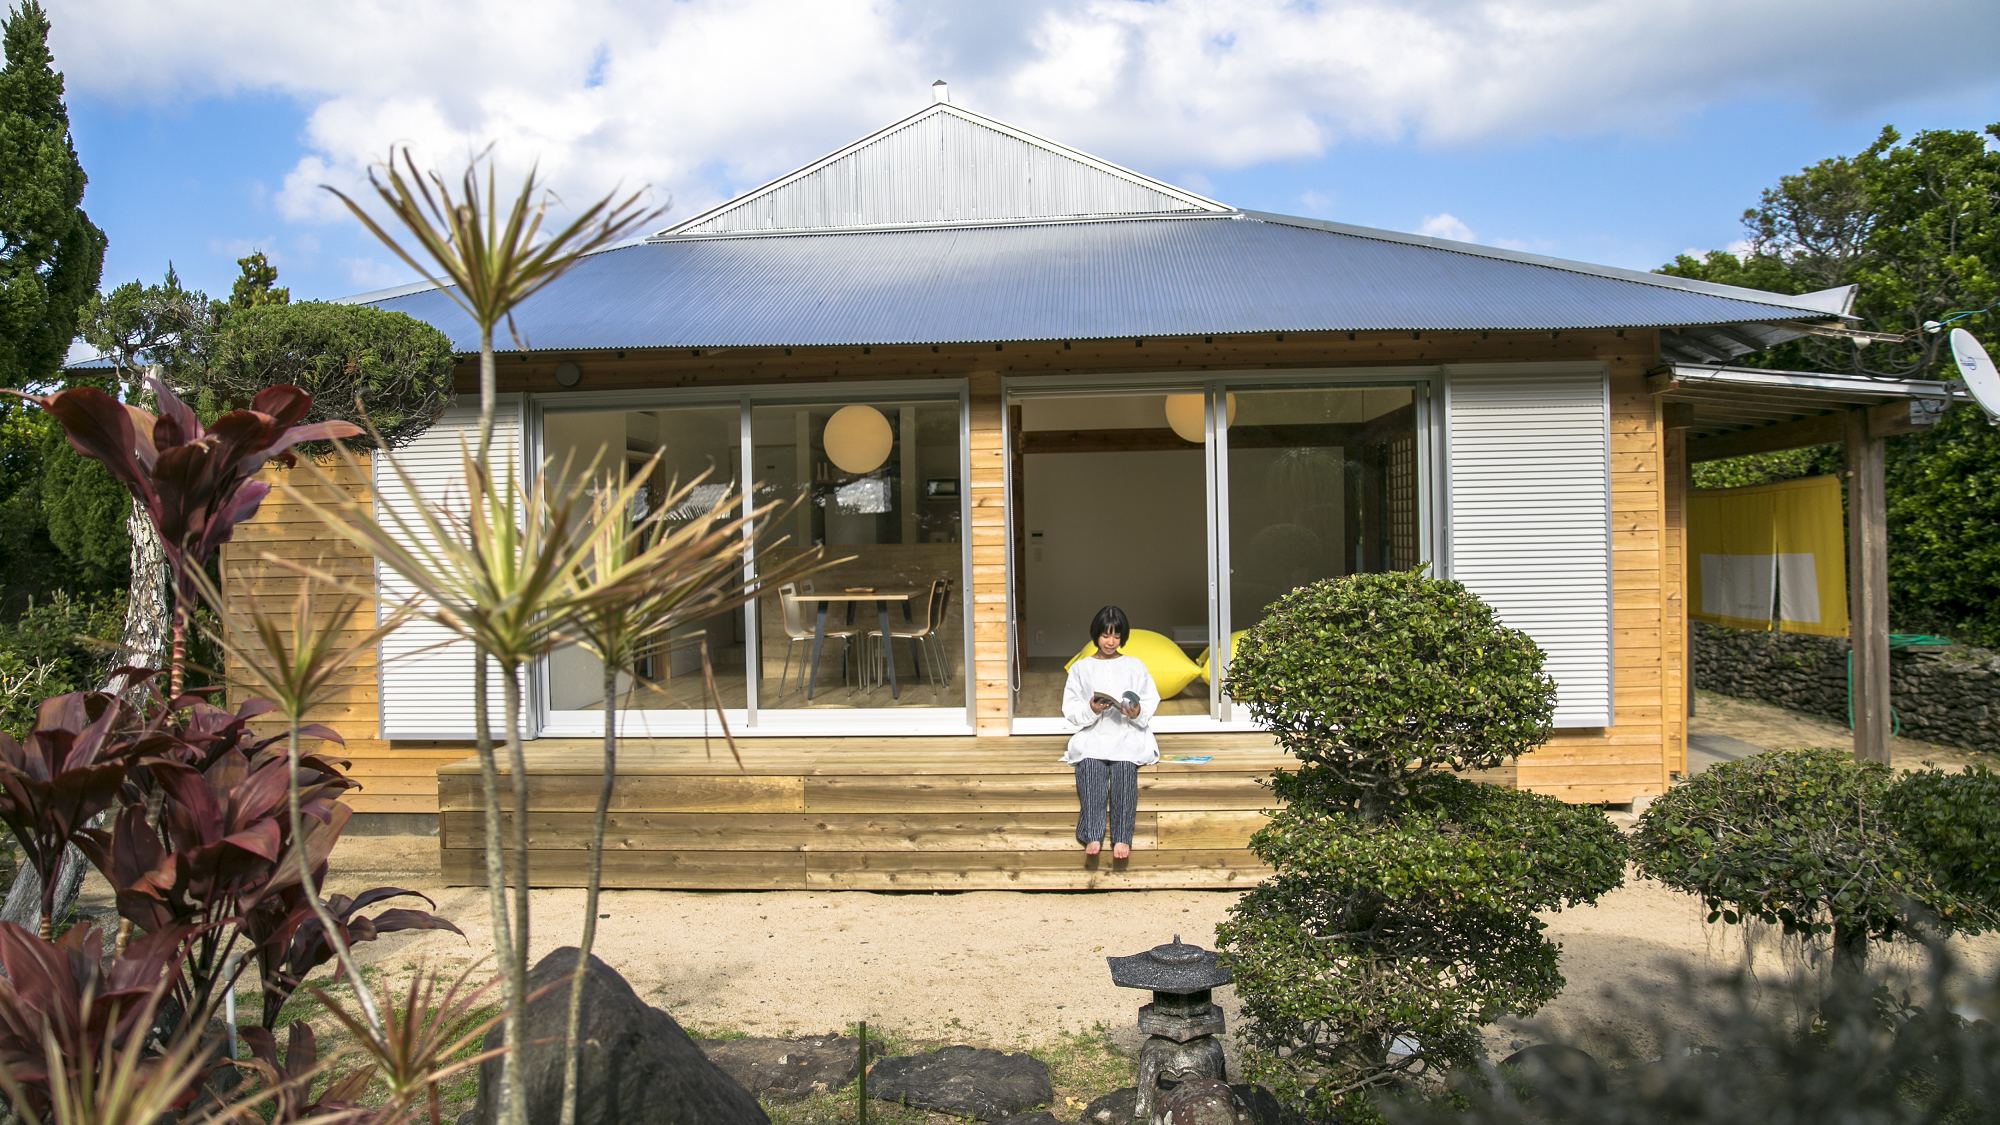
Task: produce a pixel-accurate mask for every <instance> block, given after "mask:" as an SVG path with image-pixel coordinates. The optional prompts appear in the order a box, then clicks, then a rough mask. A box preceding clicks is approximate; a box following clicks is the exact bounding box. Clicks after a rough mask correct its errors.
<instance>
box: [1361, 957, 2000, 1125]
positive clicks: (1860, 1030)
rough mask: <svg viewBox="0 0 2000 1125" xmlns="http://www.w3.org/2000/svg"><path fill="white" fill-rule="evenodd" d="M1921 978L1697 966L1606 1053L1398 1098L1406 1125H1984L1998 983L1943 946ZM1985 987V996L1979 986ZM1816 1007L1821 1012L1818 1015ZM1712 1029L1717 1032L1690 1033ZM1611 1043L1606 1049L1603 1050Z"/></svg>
mask: <svg viewBox="0 0 2000 1125" xmlns="http://www.w3.org/2000/svg"><path fill="white" fill-rule="evenodd" d="M1929 954H1930V955H1929V957H1928V958H1926V959H1925V960H1924V962H1923V963H1922V965H1921V968H1920V970H1919V971H1918V972H1917V973H1916V975H1915V977H1914V979H1912V978H1910V977H1908V976H1905V975H1903V974H1895V975H1891V974H1888V973H1883V972H1880V971H1874V972H1863V973H1861V974H1858V975H1856V976H1852V977H1846V978H1842V979H1840V980H1837V981H1836V982H1835V983H1834V987H1833V990H1832V991H1831V993H1829V994H1827V995H1824V996H1822V995H1820V994H1819V993H1818V986H1817V984H1816V983H1815V982H1814V981H1813V980H1812V979H1811V978H1809V977H1806V976H1781V977H1779V978H1778V979H1777V981H1776V982H1772V981H1768V980H1766V981H1759V980H1757V979H1756V978H1755V977H1753V976H1751V975H1749V974H1747V973H1738V974H1735V975H1732V976H1729V977H1726V978H1722V979H1720V980H1710V979H1703V978H1702V977H1699V976H1697V975H1695V974H1693V973H1691V972H1686V971H1683V972H1682V973H1681V974H1680V979H1679V981H1678V982H1677V986H1676V987H1674V988H1673V989H1672V995H1673V996H1674V998H1675V1001H1674V1003H1673V1004H1672V1005H1663V1004H1658V1003H1651V1002H1649V999H1650V998H1647V997H1631V998H1629V999H1630V1002H1629V1003H1627V1004H1626V1005H1625V1007H1626V1009H1627V1010H1629V1011H1631V1012H1633V1013H1635V1014H1636V1015H1638V1016H1639V1018H1638V1020H1637V1021H1636V1023H1637V1027H1635V1028H1634V1029H1632V1030H1630V1031H1627V1032H1625V1033H1624V1034H1622V1035H1620V1036H1619V1037H1618V1038H1617V1039H1615V1040H1614V1041H1612V1042H1611V1043H1610V1044H1609V1046H1610V1049H1611V1052H1612V1053H1611V1054H1610V1055H1609V1056H1608V1057H1607V1058H1606V1059H1605V1060H1603V1061H1600V1060H1597V1059H1593V1058H1590V1057H1589V1056H1586V1055H1575V1054H1570V1055H1566V1057H1564V1059H1563V1061H1562V1063H1561V1064H1559V1065H1555V1066H1536V1065H1527V1066H1520V1067H1502V1068H1499V1069H1497V1070H1486V1071H1483V1072H1479V1073H1474V1072H1469V1071H1468V1072H1462V1073H1460V1074H1459V1075H1458V1076H1457V1079H1458V1080H1457V1081H1456V1082H1455V1083H1454V1086H1455V1089H1453V1090H1452V1091H1451V1094H1450V1096H1448V1097H1431V1098H1410V1099H1406V1100H1403V1101H1401V1102H1399V1103H1396V1104H1392V1105H1390V1106H1388V1107H1387V1108H1388V1116H1389V1118H1390V1120H1392V1121H1394V1122H1396V1125H1739V1123H1742V1122H1757V1123H1759V1125H1824V1123H1827V1122H1869V1123H1870V1125H1984V1123H1986V1122H1990V1121H1994V1120H2000V1026H1996V1025H1994V1024H1992V1023H1989V1022H1987V1021H1985V1020H1979V1021H1976V1022H1971V1023H1968V1022H1967V1021H1966V1020H1964V1019H1963V1018H1961V1017H1959V1016H1958V1015H1957V1014H1955V1013H1954V1011H1953V1009H1954V1007H1960V1006H1966V1005H1967V1004H1968V1002H1969V1006H1971V1007H1973V1008H1979V1009H1983V1010H1986V1011H1992V1010H1994V1007H1993V1005H1994V1004H1995V1002H1996V1001H2000V989H1996V988H1995V986H1994V982H1992V981H1990V980H1989V981H1986V982H1980V981H1977V980H1973V981H1970V982H1968V981H1967V979H1966V975H1965V974H1964V973H1963V972H1962V971H1961V969H1962V966H1959V965H1957V964H1955V963H1954V961H1953V959H1952V958H1951V957H1950V955H1949V951H1948V950H1947V949H1945V948H1944V947H1943V946H1942V945H1932V946H1931V947H1930V950H1929ZM1968 993H1970V995H1968ZM1800 1013H1810V1015H1809V1016H1807V1017H1805V1018H1804V1019H1801V1018H1800V1015H1799V1014H1800ZM1688 1027H1699V1028H1701V1029H1703V1030H1702V1033H1701V1036H1702V1040H1703V1041H1700V1042H1691V1041H1690V1040H1689V1038H1688V1033H1687V1031H1686V1030H1685V1029H1686V1028H1688ZM1601 1049H1602V1048H1600V1050H1601Z"/></svg>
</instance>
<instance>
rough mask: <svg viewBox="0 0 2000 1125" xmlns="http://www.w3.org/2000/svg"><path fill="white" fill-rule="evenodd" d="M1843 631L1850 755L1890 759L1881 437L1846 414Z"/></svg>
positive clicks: (1861, 414) (1863, 418)
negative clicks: (1849, 657) (1849, 652)
mask: <svg viewBox="0 0 2000 1125" xmlns="http://www.w3.org/2000/svg"><path fill="white" fill-rule="evenodd" d="M1846 435H1847V605H1848V610H1847V617H1848V621H1847V633H1848V639H1849V643H1850V644H1851V645H1852V646H1853V665H1852V673H1851V675H1852V688H1851V689H1850V690H1851V695H1852V701H1853V702H1852V706H1853V710H1854V756H1855V758H1857V759H1858V760H1860V761H1863V762H1881V763H1883V764H1884V765H1886V764H1888V761H1889V518H1888V501H1887V497H1886V495H1885V486H1884V479H1883V468H1884V462H1885V460H1886V457H1885V450H1884V446H1885V443H1884V441H1883V439H1882V438H1881V437H1880V436H1878V435H1877V434H1876V433H1874V432H1873V431H1872V430H1871V429H1870V427H1869V425H1868V412H1867V411H1865V410H1850V411H1849V412H1848V414H1847V429H1846Z"/></svg>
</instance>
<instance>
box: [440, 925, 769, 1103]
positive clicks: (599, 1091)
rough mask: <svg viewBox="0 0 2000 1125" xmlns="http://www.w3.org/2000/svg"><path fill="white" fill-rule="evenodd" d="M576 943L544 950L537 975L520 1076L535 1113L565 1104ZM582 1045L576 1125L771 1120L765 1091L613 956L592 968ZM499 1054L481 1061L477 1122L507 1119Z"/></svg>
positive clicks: (587, 975)
mask: <svg viewBox="0 0 2000 1125" xmlns="http://www.w3.org/2000/svg"><path fill="white" fill-rule="evenodd" d="M576 957H577V950H576V948H575V947H574V946H566V947H564V948H562V949H558V950H556V951H555V952H553V953H550V954H549V955H548V956H547V957H544V958H542V960H541V962H540V963H539V964H537V965H536V966H535V967H534V969H533V970H532V971H531V972H529V974H528V993H529V995H531V996H534V995H535V994H536V993H541V995H539V996H536V998H535V999H533V1000H531V1001H530V1002H529V1003H528V1023H527V1035H526V1037H525V1038H526V1041H527V1045H526V1046H525V1047H523V1048H522V1057H521V1062H522V1067H521V1080H522V1086H523V1088H524V1092H525V1094H526V1097H527V1109H528V1120H529V1121H530V1122H532V1123H534V1125H540V1123H541V1122H553V1121H556V1120H558V1119H559V1117H560V1111H561V1106H562V1079H563V1051H562V1043H563V1025H564V1023H565V1021H566V1020H567V1018H568V1016H569V979H570V972H571V970H572V969H573V968H574V966H575V965H576ZM502 1033H503V1032H502V1028H501V1027H500V1026H498V1025H496V1026H495V1027H494V1028H493V1030H491V1031H489V1032H487V1033H486V1048H487V1049H488V1050H494V1049H497V1048H498V1047H499V1046H500V1045H501V1041H502V1040H501V1036H502ZM577 1038H578V1041H579V1042H581V1043H582V1044H583V1051H582V1062H581V1065H580V1067H579V1071H578V1083H577V1086H578V1089H577V1102H576V1120H577V1125H642V1123H643V1125H770V1118H768V1117H766V1116H765V1115H764V1110H763V1108H762V1107H760V1106H759V1105H758V1104H757V1099H755V1098H753V1097H751V1096H750V1094H749V1093H748V1092H747V1091H745V1090H744V1089H743V1087H741V1086H739V1085H737V1084H736V1081H735V1080H734V1079H732V1078H730V1077H729V1075H728V1074H726V1073H724V1072H723V1071H722V1069H721V1068H720V1067H718V1066H716V1065H715V1064H714V1063H712V1062H710V1061H708V1058H707V1057H706V1056H705V1055H703V1054H702V1053H701V1048H699V1047H697V1046H695V1044H694V1040H692V1039H690V1038H688V1035H687V1032H685V1031H682V1030H681V1026H680V1025H679V1024H677V1023H675V1022H674V1018H673V1017H672V1016H670V1015H668V1014H667V1013H665V1012H662V1011H660V1010H659V1009H658V1008H654V1007H651V1006H650V1005H648V1004H647V1003H646V1002H645V1001H643V1000H641V999H639V996H638V994H637V993H635V992H633V991H632V986H631V985H629V984H627V983H625V978H624V977H621V976H619V975H618V974H617V972H615V971H614V970H613V969H612V968H611V967H610V966H609V965H606V964H605V963H604V962H602V961H599V960H598V959H597V958H596V957H592V958H591V959H590V961H589V965H588V967H587V968H586V969H585V970H584V982H583V1013H582V1020H581V1022H580V1024H579V1025H578V1028H577ZM499 1090H500V1060H499V1059H498V1058H492V1059H488V1060H486V1061H485V1062H483V1063H481V1064H480V1065H479V1101H478V1103H477V1105H475V1106H474V1107H473V1112H472V1122H473V1125H491V1123H492V1122H494V1121H496V1120H498V1114H497V1110H498V1108H499V1097H498V1094H499Z"/></svg>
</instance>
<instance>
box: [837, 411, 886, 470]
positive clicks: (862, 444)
mask: <svg viewBox="0 0 2000 1125" xmlns="http://www.w3.org/2000/svg"><path fill="white" fill-rule="evenodd" d="M822 437H823V440H824V441H825V444H826V459H827V460H829V461H831V462H833V464H834V467H835V468H838V469H839V470H840V471H841V472H843V473H872V472H874V471H875V470H876V469H879V468H881V467H882V462H884V461H887V460H888V459H889V450H890V449H891V448H892V447H893V446H894V445H895V444H896V435H895V432H894V431H892V430H891V429H890V428H889V420H888V419H887V418H884V417H883V416H882V412H881V411H880V410H877V409H875V408H874V407H872V406H861V405H858V404H857V405H854V406H843V407H841V408H840V409H839V410H836V411H834V412H833V417H831V418H828V419H827V420H826V432H825V433H824V434H823V435H822Z"/></svg>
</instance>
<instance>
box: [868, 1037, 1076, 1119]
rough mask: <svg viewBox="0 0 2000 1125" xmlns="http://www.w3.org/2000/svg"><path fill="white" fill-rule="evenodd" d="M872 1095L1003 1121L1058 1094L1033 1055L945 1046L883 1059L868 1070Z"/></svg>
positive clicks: (962, 1115) (1043, 1067)
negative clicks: (919, 1053)
mask: <svg viewBox="0 0 2000 1125" xmlns="http://www.w3.org/2000/svg"><path fill="white" fill-rule="evenodd" d="M868 1093H869V1096H871V1097H874V1098H879V1099H881V1100H882V1101H885V1102H900V1103H901V1104H903V1105H909V1106H916V1107H917V1108H919V1109H928V1110H932V1111H935V1112H937V1113H949V1114H952V1115H954V1116H957V1117H970V1118H973V1119H974V1120H978V1121H1004V1120H1006V1119H1007V1118H1009V1117H1013V1116H1015V1115H1017V1114H1021V1113H1025V1112H1027V1111H1028V1110H1031V1109H1034V1108H1035V1107H1036V1106H1039V1105H1047V1104H1048V1102H1049V1100H1050V1099H1052V1098H1054V1097H1055V1090H1054V1088H1052V1087H1051V1086H1050V1085H1049V1068H1048V1067H1046V1066H1043V1065H1042V1062H1041V1060H1040V1059H1037V1058H1034V1057H1032V1056H1029V1055H1017V1054H1009V1053H1006V1052H1002V1051H993V1050H988V1049H986V1048H984V1047H944V1048H941V1049H939V1050H936V1051H926V1052H924V1053H923V1054H921V1055H902V1056H899V1057H897V1058H892V1059H883V1060H882V1061H881V1062H878V1063H876V1064H875V1065H874V1067H873V1068H872V1069H870V1070H869V1072H868Z"/></svg>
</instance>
